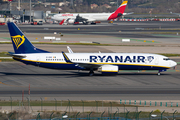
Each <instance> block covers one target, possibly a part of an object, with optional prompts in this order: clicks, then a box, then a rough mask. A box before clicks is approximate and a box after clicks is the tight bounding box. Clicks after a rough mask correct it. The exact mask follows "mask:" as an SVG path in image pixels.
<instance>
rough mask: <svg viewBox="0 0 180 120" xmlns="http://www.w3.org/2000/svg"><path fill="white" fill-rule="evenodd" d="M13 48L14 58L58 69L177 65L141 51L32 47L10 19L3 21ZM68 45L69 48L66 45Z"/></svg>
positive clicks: (160, 68)
mask: <svg viewBox="0 0 180 120" xmlns="http://www.w3.org/2000/svg"><path fill="white" fill-rule="evenodd" d="M7 24H8V28H9V32H10V36H11V40H12V44H13V47H14V52H15V53H12V52H9V54H10V55H11V56H12V57H13V59H14V60H17V61H20V62H23V63H25V64H30V65H35V66H39V67H44V68H51V69H59V70H87V71H89V75H93V74H94V71H99V72H102V74H117V73H118V71H119V70H157V71H158V75H160V72H162V71H166V69H169V68H171V67H174V66H176V65H177V63H176V62H174V61H172V60H170V59H169V58H168V57H165V56H162V55H157V54H145V53H100V52H99V53H73V51H72V50H71V51H70V53H64V52H62V53H51V52H48V51H45V50H41V49H38V48H36V47H35V46H33V45H32V44H31V42H30V41H29V40H28V39H27V38H26V36H25V35H24V34H23V33H22V32H21V30H20V29H19V28H18V27H17V26H16V25H15V24H14V23H12V22H9V23H7ZM69 49H70V48H69Z"/></svg>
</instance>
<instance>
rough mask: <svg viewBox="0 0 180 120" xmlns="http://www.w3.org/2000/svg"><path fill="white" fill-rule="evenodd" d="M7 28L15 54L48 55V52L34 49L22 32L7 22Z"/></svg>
mask: <svg viewBox="0 0 180 120" xmlns="http://www.w3.org/2000/svg"><path fill="white" fill-rule="evenodd" d="M7 24H8V28H9V32H10V36H11V40H12V44H13V47H14V51H15V53H16V54H21V53H49V52H48V51H45V50H41V49H38V48H36V47H34V46H33V45H32V44H31V42H30V41H29V40H28V39H27V38H26V36H25V35H24V34H23V33H22V31H21V30H20V29H19V28H18V27H17V26H16V25H15V24H14V23H13V22H9V23H7Z"/></svg>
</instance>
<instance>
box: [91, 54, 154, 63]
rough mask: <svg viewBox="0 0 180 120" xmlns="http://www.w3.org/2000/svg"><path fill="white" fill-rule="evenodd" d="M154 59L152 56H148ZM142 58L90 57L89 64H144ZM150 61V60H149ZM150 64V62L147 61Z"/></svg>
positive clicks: (143, 58)
mask: <svg viewBox="0 0 180 120" xmlns="http://www.w3.org/2000/svg"><path fill="white" fill-rule="evenodd" d="M148 57H151V58H153V59H154V57H153V56H148ZM145 58H146V57H144V56H113V57H112V56H106V55H105V56H90V62H99V61H100V62H111V63H117V62H122V63H126V62H130V63H137V62H138V63H145ZM151 61H152V60H151ZM149 62H150V61H149Z"/></svg>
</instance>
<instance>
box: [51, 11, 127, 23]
mask: <svg viewBox="0 0 180 120" xmlns="http://www.w3.org/2000/svg"><path fill="white" fill-rule="evenodd" d="M111 14H112V13H65V14H55V15H54V16H53V17H51V19H53V20H57V21H62V20H63V19H65V20H66V19H68V18H70V19H75V18H76V16H77V15H79V16H80V17H83V18H85V19H87V21H88V22H92V21H106V20H108V18H109V16H110V15H111ZM123 15H126V13H123Z"/></svg>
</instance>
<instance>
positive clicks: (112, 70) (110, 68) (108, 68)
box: [98, 65, 119, 75]
mask: <svg viewBox="0 0 180 120" xmlns="http://www.w3.org/2000/svg"><path fill="white" fill-rule="evenodd" d="M98 71H99V72H101V73H102V74H104V75H116V74H117V73H118V71H119V68H118V66H115V65H103V66H101V67H99V68H98Z"/></svg>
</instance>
